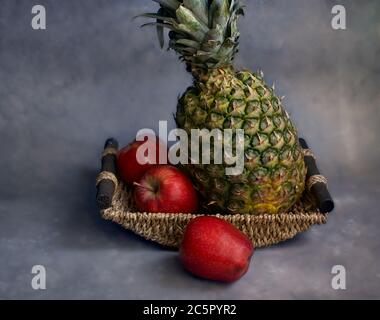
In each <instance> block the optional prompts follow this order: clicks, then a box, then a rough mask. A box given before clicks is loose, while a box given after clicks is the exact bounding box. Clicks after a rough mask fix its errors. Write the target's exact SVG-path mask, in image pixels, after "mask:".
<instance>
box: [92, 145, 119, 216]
mask: <svg viewBox="0 0 380 320" xmlns="http://www.w3.org/2000/svg"><path fill="white" fill-rule="evenodd" d="M118 148H119V143H118V142H117V140H116V139H114V138H110V139H107V141H106V143H105V145H104V151H103V154H102V167H101V171H100V173H99V175H98V178H97V181H96V186H97V194H96V202H97V204H98V207H99V209H101V210H105V209H108V208H109V207H111V205H112V198H113V195H114V193H115V190H116V187H117V172H116V155H117V151H118Z"/></svg>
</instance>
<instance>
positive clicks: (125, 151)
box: [116, 138, 166, 184]
mask: <svg viewBox="0 0 380 320" xmlns="http://www.w3.org/2000/svg"><path fill="white" fill-rule="evenodd" d="M143 143H145V141H134V142H132V143H130V144H129V145H127V146H125V147H124V148H122V149H120V150H119V152H118V154H117V158H116V164H117V168H118V172H119V175H120V176H121V178H122V179H123V180H124V181H125V182H127V183H129V184H133V183H134V182H137V181H138V180H139V179H140V178H141V177H142V176H143V175H144V173H145V172H146V171H148V169H149V168H151V167H153V166H154V165H156V164H158V163H159V150H160V149H159V148H160V147H164V148H165V149H166V146H164V145H163V143H162V142H161V141H160V140H159V139H158V138H154V140H149V141H148V142H147V143H148V147H149V146H152V147H155V148H156V152H155V154H154V153H152V152H150V153H148V154H147V156H146V160H147V161H146V162H147V163H145V164H140V163H139V162H138V161H137V149H138V148H139V147H140V146H141V145H142V144H143ZM152 150H153V149H152Z"/></svg>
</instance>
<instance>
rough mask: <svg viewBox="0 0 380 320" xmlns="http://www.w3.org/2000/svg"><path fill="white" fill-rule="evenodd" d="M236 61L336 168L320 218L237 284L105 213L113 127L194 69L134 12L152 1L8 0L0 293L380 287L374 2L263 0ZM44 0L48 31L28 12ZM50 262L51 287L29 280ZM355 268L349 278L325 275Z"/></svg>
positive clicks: (269, 292) (158, 101) (125, 127)
mask: <svg viewBox="0 0 380 320" xmlns="http://www.w3.org/2000/svg"><path fill="white" fill-rule="evenodd" d="M245 2H246V4H247V5H248V8H247V10H246V11H247V13H246V17H245V18H244V19H242V22H241V23H240V26H241V33H242V36H241V50H240V53H239V56H238V58H237V61H236V65H237V66H238V67H245V68H250V69H252V70H257V69H258V68H261V69H263V70H264V72H265V74H266V80H267V81H268V82H270V83H271V82H272V81H273V80H274V79H275V80H276V87H277V91H278V93H279V94H280V95H286V96H287V98H286V106H287V110H288V111H289V112H290V113H291V116H292V118H293V119H294V121H295V122H296V124H297V126H298V128H299V131H300V134H301V135H302V136H305V137H306V138H307V140H308V141H309V143H310V145H311V147H312V148H313V149H314V152H315V153H316V154H317V156H318V159H319V165H320V168H321V170H322V172H323V173H324V174H325V175H326V176H327V177H328V178H329V182H330V189H331V192H332V194H333V195H334V198H335V200H336V210H335V211H334V213H333V214H331V216H330V219H329V222H328V224H327V225H325V226H319V227H315V228H313V229H312V230H311V231H310V232H307V233H305V234H302V235H300V236H298V237H297V238H296V239H295V240H292V241H289V242H287V243H285V244H281V245H277V246H274V247H272V248H268V249H264V250H258V251H257V252H256V255H255V257H254V259H253V262H252V267H251V268H250V270H249V272H248V274H247V275H246V276H245V277H244V279H243V280H241V281H240V282H237V283H235V284H233V285H228V286H226V285H222V284H218V283H211V282H207V281H202V280H198V279H195V278H193V277H191V276H189V275H188V274H186V273H185V272H183V271H182V270H181V266H180V264H179V263H178V260H177V254H176V252H173V251H167V250H165V249H163V248H160V247H158V246H156V245H154V244H151V243H148V242H145V241H142V240H141V239H140V238H138V237H136V236H134V235H132V234H130V233H128V232H126V231H124V230H123V229H121V228H120V227H119V226H117V225H114V224H111V223H110V222H105V221H102V220H101V218H100V216H99V214H98V211H97V208H96V206H95V203H94V196H95V189H94V179H95V176H96V174H97V171H98V167H99V153H100V152H101V149H102V145H103V142H104V140H105V139H106V138H107V137H109V136H116V137H117V138H118V139H119V140H120V142H121V143H122V144H125V143H127V142H129V141H130V140H131V139H132V138H133V137H134V135H135V133H136V131H137V130H138V129H140V128H143V127H148V128H157V126H158V120H165V119H167V120H170V126H171V127H174V123H173V121H172V113H173V111H174V110H175V104H176V98H177V96H178V94H180V93H181V92H183V91H184V89H185V88H186V86H187V85H188V84H189V83H190V81H191V79H190V77H189V76H188V75H187V74H186V72H185V71H184V67H183V66H182V65H181V64H179V63H178V61H177V58H176V57H175V55H174V53H172V52H171V53H166V52H165V51H160V50H159V48H158V45H157V42H156V39H155V32H154V30H152V29H149V28H148V29H143V30H141V29H139V28H138V26H139V23H140V21H133V20H132V17H133V16H134V15H136V14H138V13H140V12H144V11H150V10H153V9H154V8H155V7H156V6H155V5H154V4H153V3H151V2H150V1H148V0H145V1H141V0H140V1H137V0H133V1H131V0H128V1H126V0H112V1H106V0H66V1H53V0H49V1H48V0H46V1H42V0H38V1H37V0H36V1H26V0H18V1H14V0H0V147H1V149H0V150H1V152H0V219H1V220H0V221H1V222H0V298H6V299H9V298H31V299H39V298H74V299H76V298H137V299H140V298H164V299H175V298H200V299H203V298H210V299H214V298H217V299H218V298H224V299H229V298H236V299H256V298H290V299H292V298H379V297H380V246H379V241H380V235H379V227H380V212H379V204H378V201H377V200H378V198H379V196H380V187H379V185H378V181H379V176H380V174H379V172H380V171H379V169H378V164H379V162H380V149H379V134H380V130H379V122H380V111H379V110H380V91H379V85H380V65H379V57H380V19H379V18H380V2H379V1H375V0H373V1H368V0H364V1H339V2H340V3H343V4H344V5H345V6H346V9H347V15H348V20H347V30H345V31H334V30H333V29H332V28H331V27H330V21H331V8H332V5H333V4H336V3H338V2H337V1H327V0H319V1H304V0H287V1H282V0H265V1H264V0H255V1H245ZM36 3H38V4H43V5H45V6H46V10H47V30H46V31H34V30H32V29H31V27H30V21H31V17H32V16H31V13H30V11H31V7H32V5H33V4H36ZM35 264H43V265H44V266H46V268H47V290H45V291H34V290H32V288H31V286H30V281H31V278H32V275H31V274H30V271H31V268H32V266H33V265H35ZM335 264H342V265H344V266H345V267H346V269H347V290H345V291H335V290H333V289H332V288H331V286H330V281H331V277H332V275H331V274H330V272H331V268H332V266H333V265H335Z"/></svg>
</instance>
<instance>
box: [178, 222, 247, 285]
mask: <svg viewBox="0 0 380 320" xmlns="http://www.w3.org/2000/svg"><path fill="white" fill-rule="evenodd" d="M253 252H254V247H253V245H252V242H251V241H250V240H249V239H248V237H247V236H245V235H244V234H243V233H242V232H241V231H240V230H238V229H237V228H236V227H235V226H233V225H232V224H230V223H229V222H227V221H225V220H222V219H219V218H216V217H211V216H200V217H197V218H194V219H193V220H191V221H190V222H189V224H188V225H187V227H186V230H185V234H184V237H183V241H182V244H181V247H180V258H181V261H182V263H183V265H184V267H185V269H186V270H187V271H189V272H190V273H192V274H194V275H196V276H198V277H201V278H205V279H208V280H215V281H221V282H234V281H236V280H238V279H240V278H241V277H242V276H243V275H244V274H245V273H246V272H247V270H248V268H249V264H250V260H251V257H252V256H253Z"/></svg>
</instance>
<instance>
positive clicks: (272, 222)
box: [101, 177, 328, 248]
mask: <svg viewBox="0 0 380 320" xmlns="http://www.w3.org/2000/svg"><path fill="white" fill-rule="evenodd" d="M116 179H117V182H118V183H117V185H116V190H115V193H114V196H113V199H112V205H111V207H110V208H108V209H105V210H101V215H102V217H103V219H105V220H110V221H113V222H115V223H117V224H119V225H121V226H123V227H124V228H125V229H127V230H130V231H132V232H134V233H135V234H137V235H139V236H142V237H143V238H145V239H146V240H150V241H154V242H157V243H159V244H161V245H164V246H168V247H174V248H178V247H179V246H180V243H181V241H182V237H183V233H184V230H185V228H186V225H187V223H188V222H189V221H190V220H191V219H193V218H195V217H199V216H202V215H208V216H215V217H218V218H221V219H224V220H226V221H228V222H230V223H232V224H233V225H234V226H235V227H237V228H238V229H239V230H240V231H242V232H243V233H244V234H245V235H247V236H248V237H249V238H250V240H251V241H252V243H253V244H254V246H255V247H267V246H270V245H273V244H277V243H279V242H282V241H285V240H288V239H291V238H293V237H294V236H295V235H297V234H298V233H301V232H304V231H306V230H308V229H309V228H310V227H311V226H313V225H321V224H325V223H326V222H327V218H328V214H324V213H321V212H320V211H319V210H318V209H317V208H316V206H315V203H314V202H313V201H312V196H311V194H310V193H309V192H308V191H307V190H305V192H304V195H303V198H302V201H299V202H298V203H297V204H295V205H294V206H293V207H292V209H291V210H290V211H289V212H287V213H279V214H268V213H267V214H260V215H251V214H230V215H228V214H227V215H224V214H202V213H200V214H188V213H146V212H138V211H137V210H135V206H134V203H133V197H132V192H131V190H130V188H129V187H128V186H126V185H125V184H124V183H123V182H121V181H120V180H119V179H118V178H117V177H116Z"/></svg>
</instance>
